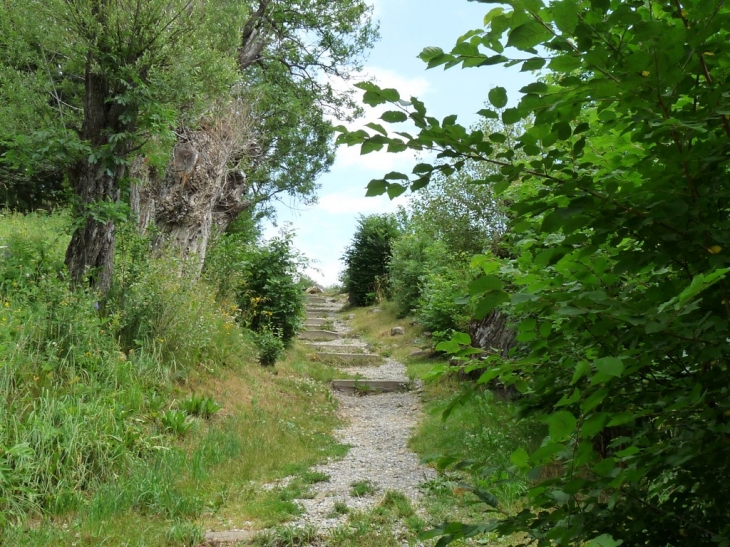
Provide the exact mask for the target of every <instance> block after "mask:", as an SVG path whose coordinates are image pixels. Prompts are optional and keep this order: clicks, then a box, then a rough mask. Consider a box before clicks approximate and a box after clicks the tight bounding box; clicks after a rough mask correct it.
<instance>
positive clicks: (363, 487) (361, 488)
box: [350, 481, 375, 498]
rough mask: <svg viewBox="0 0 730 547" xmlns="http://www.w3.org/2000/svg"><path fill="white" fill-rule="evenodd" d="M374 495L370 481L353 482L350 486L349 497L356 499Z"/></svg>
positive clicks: (373, 488) (373, 487)
mask: <svg viewBox="0 0 730 547" xmlns="http://www.w3.org/2000/svg"><path fill="white" fill-rule="evenodd" d="M374 493H375V486H374V485H373V483H372V482H370V481H355V482H353V483H351V484H350V495H351V496H353V497H356V498H361V497H363V496H370V495H372V494H374Z"/></svg>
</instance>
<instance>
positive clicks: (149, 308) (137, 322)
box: [119, 258, 242, 373]
mask: <svg viewBox="0 0 730 547" xmlns="http://www.w3.org/2000/svg"><path fill="white" fill-rule="evenodd" d="M179 268H180V265H179V263H178V262H177V261H175V260H173V259H170V258H160V259H155V260H151V261H150V263H149V265H148V267H147V268H146V270H145V271H143V272H140V273H139V277H138V279H137V281H136V282H134V283H132V284H131V285H130V286H129V287H127V288H126V290H125V298H124V302H123V307H122V308H121V309H120V310H119V313H120V314H121V319H120V320H121V321H122V323H123V328H122V336H121V339H122V343H123V344H124V346H125V349H129V348H139V347H156V348H157V351H159V352H160V354H161V356H162V358H163V359H164V360H165V362H167V363H169V364H173V365H175V367H176V368H177V369H179V370H180V371H181V373H182V371H183V370H184V369H185V368H187V367H191V366H195V365H197V364H199V363H200V362H201V361H202V362H206V363H208V364H212V363H222V364H225V363H232V362H234V360H235V359H236V358H237V357H236V355H235V352H236V351H238V349H240V344H241V342H242V341H241V339H240V332H238V331H237V329H235V325H234V316H233V314H232V313H230V312H231V311H233V310H231V309H229V310H221V309H220V307H219V305H218V302H217V301H216V297H215V294H214V291H213V290H212V289H210V288H209V287H208V286H206V284H205V283H203V282H200V281H196V280H195V279H194V277H193V276H188V275H181V276H177V275H172V276H171V275H170V271H175V272H177V271H179Z"/></svg>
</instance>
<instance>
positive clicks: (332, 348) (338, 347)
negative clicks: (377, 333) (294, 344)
mask: <svg viewBox="0 0 730 547" xmlns="http://www.w3.org/2000/svg"><path fill="white" fill-rule="evenodd" d="M306 345H307V346H309V347H310V348H312V349H313V350H315V351H320V352H322V353H358V352H362V353H367V350H366V349H365V348H364V347H363V346H357V345H355V344H311V343H310V344H306Z"/></svg>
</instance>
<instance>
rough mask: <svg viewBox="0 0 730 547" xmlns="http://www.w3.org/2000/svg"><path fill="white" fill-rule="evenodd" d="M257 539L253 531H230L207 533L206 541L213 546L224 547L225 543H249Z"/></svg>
mask: <svg viewBox="0 0 730 547" xmlns="http://www.w3.org/2000/svg"><path fill="white" fill-rule="evenodd" d="M254 537H256V532H254V531H252V530H228V531H225V532H206V533H205V540H206V541H207V542H208V543H209V544H211V545H223V544H225V543H241V542H244V541H245V542H249V541H251V540H253V538H254Z"/></svg>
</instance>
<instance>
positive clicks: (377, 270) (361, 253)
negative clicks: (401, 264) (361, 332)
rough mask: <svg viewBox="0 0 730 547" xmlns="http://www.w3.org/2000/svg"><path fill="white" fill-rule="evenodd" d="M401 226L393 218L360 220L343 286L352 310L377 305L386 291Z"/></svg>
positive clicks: (364, 218) (376, 216) (384, 216)
mask: <svg viewBox="0 0 730 547" xmlns="http://www.w3.org/2000/svg"><path fill="white" fill-rule="evenodd" d="M398 234H399V229H398V223H397V221H396V219H395V217H394V216H393V215H369V216H361V217H360V218H359V220H358V227H357V230H356V231H355V235H354V236H353V240H352V244H351V245H350V246H349V247H348V248H347V249H346V250H345V255H344V257H343V261H344V262H345V272H344V286H345V290H346V291H347V292H348V294H349V300H350V304H352V305H353V306H367V305H369V304H372V303H373V302H376V301H377V297H378V292H379V291H382V292H384V291H385V290H386V288H387V274H388V263H389V262H390V257H391V254H392V246H393V242H394V240H395V239H396V238H397V237H398Z"/></svg>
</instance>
